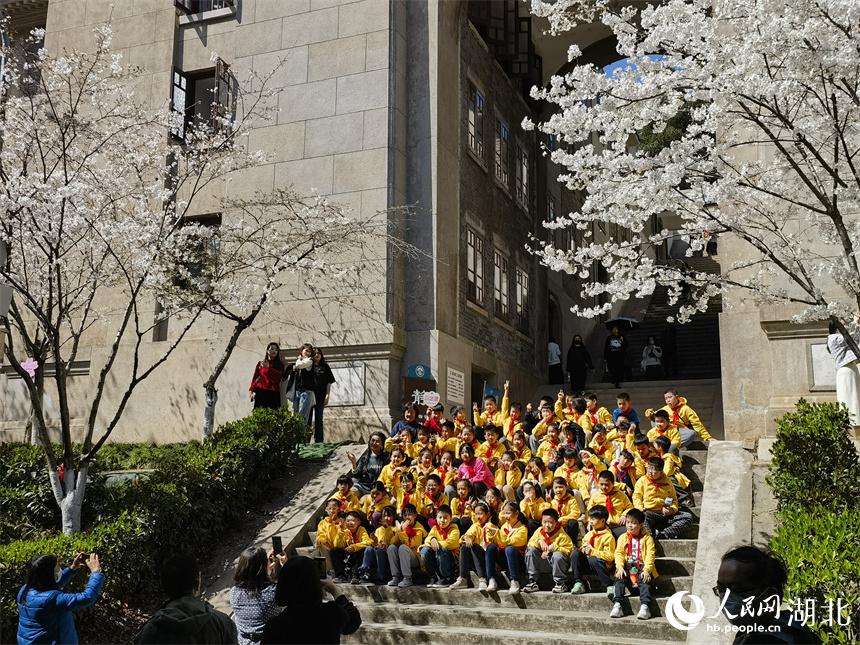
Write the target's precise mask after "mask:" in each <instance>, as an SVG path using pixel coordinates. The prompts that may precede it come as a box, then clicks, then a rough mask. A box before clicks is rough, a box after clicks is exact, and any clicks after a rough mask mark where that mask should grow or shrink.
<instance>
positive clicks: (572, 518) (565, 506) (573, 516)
mask: <svg viewBox="0 0 860 645" xmlns="http://www.w3.org/2000/svg"><path fill="white" fill-rule="evenodd" d="M552 493H553V497H552V500H550V502H549V506H550V508H553V509H555V512H556V513H558V521H559V523H560V524H561V527H562V528H563V529H564V530H565V532H566V533H567V534H568V535H569V536H570V539H571V541H572V542H573V543H574V544H576V538H577V536H578V535H579V520H580V518H584V517H585V503H584V502H583V501H582V497H581V496H580V495H579V491H573V493H571V491H570V489H569V488H568V486H567V480H566V479H565V478H564V477H556V478H555V479H554V480H553V481H552Z"/></svg>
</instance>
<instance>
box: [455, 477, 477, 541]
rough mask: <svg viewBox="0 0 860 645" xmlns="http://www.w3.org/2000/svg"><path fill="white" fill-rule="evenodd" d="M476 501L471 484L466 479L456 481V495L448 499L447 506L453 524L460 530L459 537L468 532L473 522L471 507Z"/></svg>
mask: <svg viewBox="0 0 860 645" xmlns="http://www.w3.org/2000/svg"><path fill="white" fill-rule="evenodd" d="M476 501H477V500H476V499H475V495H474V492H473V490H472V483H471V482H470V481H469V480H468V479H459V480H457V495H456V496H455V497H452V498H451V499H450V503H449V505H450V506H451V516H452V517H453V518H454V523H455V524H456V525H457V528H458V529H460V535H463V534H464V533H465V532H466V531H468V530H469V527H470V526H472V522H474V520H475V517H474V514H473V512H472V507H473V506H474V504H475V502H476Z"/></svg>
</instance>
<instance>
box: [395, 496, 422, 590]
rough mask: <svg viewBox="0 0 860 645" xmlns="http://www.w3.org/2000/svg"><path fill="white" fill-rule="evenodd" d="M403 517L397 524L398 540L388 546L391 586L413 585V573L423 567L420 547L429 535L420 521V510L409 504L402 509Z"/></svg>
mask: <svg viewBox="0 0 860 645" xmlns="http://www.w3.org/2000/svg"><path fill="white" fill-rule="evenodd" d="M401 515H402V517H403V519H402V520H401V521H400V523H399V524H398V525H397V542H398V544H392V545H390V546H389V547H388V566H389V567H390V568H391V581H390V582H389V583H388V586H389V587H411V586H412V584H413V583H412V573H413V571H415V570H416V569H420V568H421V561H420V560H419V559H418V549H419V548H420V547H421V545H422V544H423V543H424V538H426V537H427V531H425V530H424V527H423V526H421V524H420V523H419V522H418V511H417V510H416V509H415V506H413V505H412V504H407V505H406V506H404V507H403V510H402V511H401Z"/></svg>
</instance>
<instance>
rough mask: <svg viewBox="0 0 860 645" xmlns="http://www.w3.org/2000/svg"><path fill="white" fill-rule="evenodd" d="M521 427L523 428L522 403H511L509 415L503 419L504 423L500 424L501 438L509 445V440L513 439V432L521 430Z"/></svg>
mask: <svg viewBox="0 0 860 645" xmlns="http://www.w3.org/2000/svg"><path fill="white" fill-rule="evenodd" d="M522 429H523V404H522V403H511V413H510V416H509V417H508V418H507V419H505V423H504V425H502V438H503V439H504V440H505V441H506V442H507V443H508V445H509V446H510V444H511V442H512V441H513V439H514V434H515V433H517V432H521V431H522Z"/></svg>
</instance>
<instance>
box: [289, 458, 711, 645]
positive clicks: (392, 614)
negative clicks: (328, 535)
mask: <svg viewBox="0 0 860 645" xmlns="http://www.w3.org/2000/svg"><path fill="white" fill-rule="evenodd" d="M691 448H692V449H691V450H689V451H686V452H685V453H684V472H685V473H686V474H687V476H688V477H690V479H691V480H692V484H691V486H692V490H693V498H694V505H693V506H692V507H691V508H690V510H691V511H692V512H693V513H694V514H695V515H696V517H697V521H696V522H695V523H694V524H693V525H692V526H690V527H689V528H688V529H687V533H686V534H685V535H684V539H678V540H663V541H661V542H659V543H658V544H657V563H656V564H657V571H658V572H659V573H660V576H659V577H658V578H657V580H656V581H655V584H654V587H655V593H654V595H655V602H653V603H652V612H653V616H654V617H653V618H652V619H651V620H647V621H641V620H637V619H636V617H635V611H634V610H638V607H639V603H638V600H633V602H632V603H631V602H630V601H629V598H625V601H624V603H623V605H624V609H625V614H626V615H625V616H624V617H623V618H616V619H612V618H609V610H610V608H611V603H610V601H609V600H608V599H607V598H606V595H605V593H604V592H603V590H600V585H599V584H598V583H597V581H596V579H589V578H588V577H587V578H586V580H587V581H588V582H590V583H591V588H592V589H594V590H595V591H594V592H593V593H586V594H582V595H578V596H574V595H572V594H569V593H568V594H552V593H550V592H548V591H546V592H544V591H541V592H538V593H533V594H517V595H510V594H509V593H507V591H500V592H493V593H489V592H479V591H477V590H476V589H465V590H457V591H449V590H447V589H427V588H426V587H424V586H420V585H416V586H415V587H411V588H409V589H398V588H392V587H387V586H373V587H371V586H359V585H355V586H352V585H344V586H343V591H344V593H345V594H346V595H347V596H348V597H349V598H350V599H351V600H352V601H353V602H354V603H355V604H356V605H357V606H358V607H359V609H360V611H361V615H362V626H361V628H360V629H359V630H358V632H356V633H355V634H353V635H352V636H349V637H345V638H344V639H343V641H342V642H344V643H367V644H368V645H371V644H373V645H377V644H388V643H391V644H394V643H404V642H410V643H445V644H446V645H451V644H454V643H458V642H469V643H470V645H491V644H492V645H496V644H497V643H500V642H510V643H517V644H522V645H553V644H555V643H558V644H562V643H591V644H592V645H618V644H621V645H624V644H628V643H629V644H633V643H644V644H646V645H647V644H648V643H654V644H656V643H661V642H667V641H670V642H683V641H685V640H686V633H685V632H681V631H678V630H676V629H675V628H673V627H672V626H671V625H669V623H668V622H666V619H665V618H664V617H663V615H664V610H665V606H666V600H667V598H668V596H670V595H672V594H673V593H675V592H677V591H682V590H684V591H690V590H691V588H692V582H693V573H694V570H695V558H696V548H697V537H698V532H699V525H698V512H699V508H700V505H701V501H702V482H703V481H704V478H705V470H706V468H707V461H708V452H707V450H706V449H705V447H704V446H703V445H701V444H693V446H691ZM315 538H316V536H315V534H314V533H313V532H310V533H308V534H307V539H306V544H307V546H303V547H298V548H297V549H296V551H297V553H298V554H299V555H308V556H312V555H313V547H312V546H310V544H313V541H314V540H315ZM473 576H474V574H473ZM474 581H475V580H474V577H473V582H474Z"/></svg>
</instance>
